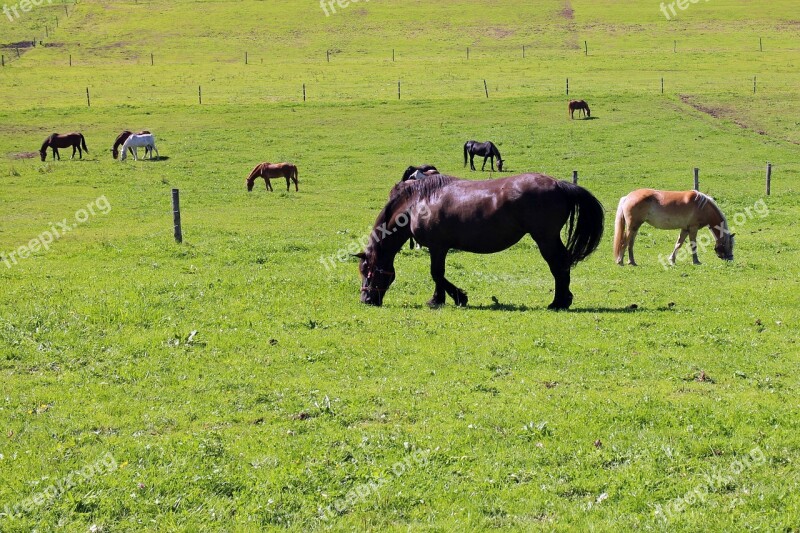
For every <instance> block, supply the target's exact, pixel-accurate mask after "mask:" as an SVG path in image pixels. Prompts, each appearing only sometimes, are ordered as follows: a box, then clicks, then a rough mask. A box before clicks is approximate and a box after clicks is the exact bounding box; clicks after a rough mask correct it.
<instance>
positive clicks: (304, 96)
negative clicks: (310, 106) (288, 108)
mask: <svg viewBox="0 0 800 533" xmlns="http://www.w3.org/2000/svg"><path fill="white" fill-rule="evenodd" d="M303 101H304V102H305V101H306V84H305V83H304V84H303Z"/></svg>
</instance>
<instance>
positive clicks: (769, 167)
mask: <svg viewBox="0 0 800 533" xmlns="http://www.w3.org/2000/svg"><path fill="white" fill-rule="evenodd" d="M771 192H772V163H767V196H769V195H770V193H771Z"/></svg>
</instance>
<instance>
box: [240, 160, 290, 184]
mask: <svg viewBox="0 0 800 533" xmlns="http://www.w3.org/2000/svg"><path fill="white" fill-rule="evenodd" d="M257 178H264V181H265V182H266V184H267V190H268V191H272V184H270V182H269V180H270V179H272V178H286V190H287V191H288V190H289V182H290V180H291V181H293V182H294V190H295V191H298V190H300V189H299V188H298V186H297V182H298V176H297V167H296V166H294V165H293V164H291V163H259V164H258V165H256V166H255V168H254V169H253V171H252V172H250V175H249V176H247V190H248V191H252V190H253V185H254V184H255V181H256V179H257Z"/></svg>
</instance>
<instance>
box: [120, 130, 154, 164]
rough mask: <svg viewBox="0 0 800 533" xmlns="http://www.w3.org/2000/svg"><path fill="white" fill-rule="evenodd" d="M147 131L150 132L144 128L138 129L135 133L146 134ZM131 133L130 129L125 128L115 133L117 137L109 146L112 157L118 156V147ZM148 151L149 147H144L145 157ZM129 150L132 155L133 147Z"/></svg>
mask: <svg viewBox="0 0 800 533" xmlns="http://www.w3.org/2000/svg"><path fill="white" fill-rule="evenodd" d="M148 133H150V132H149V131H147V130H144V131H140V132H139V133H137V134H136V135H147V134H148ZM131 135H133V132H132V131H128V130H125V131H123V132H122V133H120V134H119V135H117V138H116V140H115V141H114V146H113V147H112V148H111V155H112V156H113V157H114V159H116V158H117V157H119V147H120V146H122V145H123V144H124V143H125V141H126V140H127V139H128V137H130V136H131ZM148 151H150V148H148V147H145V152H144V156H145V157H147V152H148ZM130 152H131V155H133V148H131V149H130ZM151 157H152V154H151Z"/></svg>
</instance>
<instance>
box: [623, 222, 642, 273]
mask: <svg viewBox="0 0 800 533" xmlns="http://www.w3.org/2000/svg"><path fill="white" fill-rule="evenodd" d="M640 227H641V224H636V225H634V224H630V225H629V226H628V237H627V239H625V240H626V241H627V242H628V264H629V265H631V266H638V265H637V264H636V260H635V259H634V258H633V243H634V242H636V234H637V233H639V228H640Z"/></svg>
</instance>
